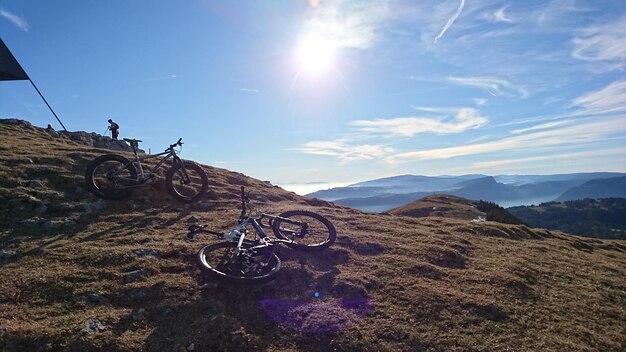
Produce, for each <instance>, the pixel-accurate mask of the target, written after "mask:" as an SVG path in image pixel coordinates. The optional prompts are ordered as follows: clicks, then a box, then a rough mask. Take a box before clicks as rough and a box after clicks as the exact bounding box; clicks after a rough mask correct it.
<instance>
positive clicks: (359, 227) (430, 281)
mask: <svg viewBox="0 0 626 352" xmlns="http://www.w3.org/2000/svg"><path fill="white" fill-rule="evenodd" d="M0 149H1V152H2V153H0V204H1V207H0V272H1V273H2V275H0V350H2V351H226V350H228V351H252V350H253V351H320V352H321V351H494V350H509V351H537V350H541V351H562V350H567V351H589V350H598V351H618V350H622V349H623V347H624V345H626V337H625V336H624V333H623V332H624V325H623V324H624V321H626V311H625V309H624V306H625V304H624V302H626V293H625V292H626V286H625V283H624V277H626V243H625V242H624V241H611V240H596V239H585V238H580V237H576V236H571V235H568V234H565V233H562V232H559V231H548V230H545V229H539V228H530V227H528V226H524V225H510V224H501V223H496V222H490V221H484V222H472V221H470V220H467V219H464V218H458V217H447V216H426V217H420V218H415V217H412V216H404V215H392V214H370V213H364V212H362V211H359V210H356V209H352V208H348V207H344V206H340V205H336V204H333V203H328V202H325V201H321V200H318V199H312V198H307V197H301V196H298V195H296V194H294V193H290V192H287V191H284V190H282V189H280V188H278V187H275V186H272V185H271V184H269V183H267V182H263V181H259V180H256V179H253V178H251V177H248V176H246V175H243V174H241V173H237V172H232V171H229V170H224V169H220V168H215V167H211V166H203V168H204V169H205V171H206V172H207V174H208V175H209V179H210V186H211V191H210V192H209V193H208V194H207V195H206V197H205V198H204V199H202V200H201V201H200V202H198V203H197V204H193V205H181V204H180V203H176V202H175V201H173V200H172V199H170V197H169V196H168V195H167V193H166V192H165V191H164V189H163V186H162V184H161V183H159V182H157V183H155V184H153V185H151V186H148V187H145V188H140V189H137V191H136V192H135V193H134V194H133V195H132V196H131V197H130V198H128V199H125V200H122V201H106V200H101V199H97V198H95V197H94V196H93V195H91V194H90V193H88V192H86V191H85V187H84V181H83V173H84V170H85V166H86V164H87V163H88V162H89V161H90V160H92V159H93V158H95V157H96V156H98V155H101V154H102V153H107V152H110V151H108V150H103V149H98V148H95V147H92V146H87V145H83V144H79V143H76V142H75V141H72V140H71V139H70V138H67V137H66V136H64V135H62V134H61V135H59V136H52V135H51V134H49V133H46V131H45V130H43V129H41V128H37V127H34V126H31V125H30V124H28V123H26V122H21V121H15V120H11V121H7V120H0ZM119 153H122V154H123V153H124V152H119ZM183 156H184V153H183ZM241 185H244V186H245V187H246V188H247V189H248V190H250V191H251V192H252V202H253V204H254V205H256V207H257V208H258V209H259V210H260V211H263V212H269V213H272V212H280V211H282V210H286V209H296V208H298V209H308V210H312V211H315V212H318V213H321V214H323V215H325V216H327V217H328V218H329V219H330V220H331V221H332V222H333V223H334V224H335V226H336V228H337V231H338V238H337V242H336V243H335V244H334V245H333V246H331V247H330V248H329V249H327V250H326V251H323V252H318V253H301V252H296V251H294V250H291V249H288V248H281V249H279V252H278V255H279V256H280V258H281V259H282V260H283V268H282V270H281V272H280V273H279V275H278V278H277V279H276V280H275V281H273V282H270V283H268V284H266V285H263V286H253V287H246V286H237V285H230V284H222V283H219V282H214V281H211V280H210V279H208V278H207V277H205V276H204V275H202V273H201V272H200V270H199V269H198V267H197V265H196V263H195V255H196V253H197V251H198V250H199V249H200V248H201V247H202V246H204V245H206V244H207V243H211V242H216V241H218V240H217V239H214V238H201V239H200V240H199V241H196V242H190V241H188V240H186V239H185V236H184V234H185V232H186V228H187V226H188V225H189V224H190V223H193V222H194V221H200V222H202V223H208V224H210V226H211V227H212V228H214V229H221V230H226V229H228V228H229V227H230V226H232V225H233V224H234V222H235V219H236V218H237V216H238V213H239V210H238V209H237V204H238V189H239V187H240V186H241ZM316 293H317V294H316Z"/></svg>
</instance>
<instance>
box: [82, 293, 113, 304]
mask: <svg viewBox="0 0 626 352" xmlns="http://www.w3.org/2000/svg"><path fill="white" fill-rule="evenodd" d="M80 298H81V299H82V300H83V301H84V302H85V303H87V304H107V303H109V299H108V298H106V297H104V296H101V295H99V294H96V293H89V294H86V295H84V296H80Z"/></svg>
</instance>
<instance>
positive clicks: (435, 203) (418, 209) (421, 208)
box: [388, 194, 485, 220]
mask: <svg viewBox="0 0 626 352" xmlns="http://www.w3.org/2000/svg"><path fill="white" fill-rule="evenodd" d="M388 213H390V214H393V215H403V216H411V217H415V218H421V217H427V216H436V217H445V218H454V219H461V220H473V219H476V218H478V217H479V216H484V215H485V214H484V213H483V212H481V211H479V210H478V209H476V206H475V205H472V201H470V200H467V199H465V198H461V197H456V196H451V195H447V194H433V195H430V196H426V197H424V198H421V199H418V200H416V201H414V202H411V203H409V204H405V205H403V206H401V207H397V208H393V209H390V210H389V211H388Z"/></svg>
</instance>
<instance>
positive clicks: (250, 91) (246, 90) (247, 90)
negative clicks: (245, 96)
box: [239, 88, 259, 93]
mask: <svg viewBox="0 0 626 352" xmlns="http://www.w3.org/2000/svg"><path fill="white" fill-rule="evenodd" d="M239 90H240V91H242V92H248V93H258V92H259V90H258V89H251V88H239Z"/></svg>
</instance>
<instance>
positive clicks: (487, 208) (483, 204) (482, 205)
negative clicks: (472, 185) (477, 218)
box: [476, 200, 524, 225]
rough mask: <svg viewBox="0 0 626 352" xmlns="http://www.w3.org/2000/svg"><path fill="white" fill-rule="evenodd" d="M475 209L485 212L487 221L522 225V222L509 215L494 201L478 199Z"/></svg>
mask: <svg viewBox="0 0 626 352" xmlns="http://www.w3.org/2000/svg"><path fill="white" fill-rule="evenodd" d="M476 209H478V210H480V211H482V212H483V213H485V214H486V220H487V221H497V222H500V223H503V224H513V225H523V224H524V223H523V222H522V221H521V220H520V219H518V218H516V217H515V216H513V215H511V213H510V212H508V211H507V210H506V209H504V208H503V207H501V206H499V205H498V204H496V203H493V202H488V201H485V200H480V201H478V202H477V203H476Z"/></svg>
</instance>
